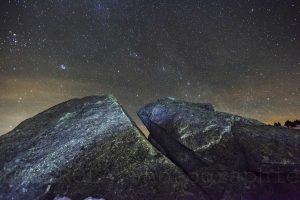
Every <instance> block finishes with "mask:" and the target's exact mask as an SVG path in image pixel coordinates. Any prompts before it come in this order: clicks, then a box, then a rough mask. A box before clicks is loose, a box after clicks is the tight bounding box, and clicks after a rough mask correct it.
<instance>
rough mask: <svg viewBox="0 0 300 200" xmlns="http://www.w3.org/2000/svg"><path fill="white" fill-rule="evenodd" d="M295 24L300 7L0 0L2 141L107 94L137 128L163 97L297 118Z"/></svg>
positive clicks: (271, 2)
mask: <svg viewBox="0 0 300 200" xmlns="http://www.w3.org/2000/svg"><path fill="white" fill-rule="evenodd" d="M299 22H300V2H299V1H298V0H186V1H183V0H72V1H71V0H39V1H34V0H1V1H0V134H1V133H2V134H3V133H6V132H8V131H9V130H11V129H12V128H14V127H15V126H16V125H17V124H18V123H20V122H21V121H23V120H25V119H26V118H28V117H31V116H33V115H35V114H37V113H39V112H41V111H43V110H45V109H47V108H49V107H50V106H53V105H55V104H57V103H60V102H62V101H65V100H68V99H71V98H76V97H83V96H87V95H103V94H113V95H114V96H116V97H117V98H118V99H119V101H120V103H121V104H122V105H123V106H124V108H125V109H127V111H128V112H129V114H131V115H132V116H133V118H134V119H135V120H137V117H136V114H135V113H136V111H137V110H138V108H139V107H141V106H142V105H144V104H145V103H148V102H150V101H153V100H155V99H157V98H159V97H163V96H173V97H177V98H180V99H185V100H188V101H193V102H210V103H213V104H214V105H215V106H216V108H217V109H218V110H221V111H225V112H230V113H235V114H239V115H243V116H246V117H252V118H256V119H259V120H261V121H263V122H266V123H273V122H274V121H285V120H287V119H291V120H294V119H296V118H300V37H299V34H300V33H299V32H300V23H299ZM138 123H139V124H140V122H138Z"/></svg>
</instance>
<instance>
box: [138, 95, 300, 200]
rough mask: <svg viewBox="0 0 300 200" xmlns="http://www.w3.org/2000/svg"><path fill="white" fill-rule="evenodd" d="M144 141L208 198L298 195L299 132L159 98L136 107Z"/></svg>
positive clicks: (208, 108) (208, 106) (287, 197)
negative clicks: (146, 133) (146, 138)
mask: <svg viewBox="0 0 300 200" xmlns="http://www.w3.org/2000/svg"><path fill="white" fill-rule="evenodd" d="M138 115H139V117H140V118H141V120H142V121H143V123H144V124H145V126H146V127H147V128H148V130H149V132H150V135H149V141H150V142H151V143H152V144H153V145H154V146H156V147H157V148H158V149H159V150H160V151H161V152H162V153H164V154H165V155H166V156H167V157H169V158H170V160H172V161H173V162H174V163H176V164H177V165H178V166H179V167H180V168H182V169H183V170H184V171H185V173H186V174H188V175H189V176H190V178H191V179H192V180H193V181H194V182H195V183H196V184H197V185H198V186H199V187H201V188H202V189H204V190H205V191H206V192H207V194H208V195H209V198H210V199H251V200H252V199H298V197H299V196H300V173H299V170H300V165H299V164H300V132H299V131H298V130H290V129H286V128H278V127H273V126H267V125H264V124H263V123H261V122H259V121H256V120H252V119H246V118H242V117H239V116H236V115H231V114H227V113H222V112H217V111H215V109H214V107H213V106H212V105H211V104H196V103H189V102H184V101H180V100H176V99H173V98H163V99H160V100H158V101H156V102H154V103H150V104H148V105H146V106H145V107H143V108H141V109H140V111H139V112H138Z"/></svg>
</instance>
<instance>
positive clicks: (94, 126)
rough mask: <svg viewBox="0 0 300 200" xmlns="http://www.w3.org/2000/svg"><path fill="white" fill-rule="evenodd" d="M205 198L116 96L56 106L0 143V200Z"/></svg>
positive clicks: (86, 99) (79, 100) (69, 102)
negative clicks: (154, 144) (155, 145)
mask: <svg viewBox="0 0 300 200" xmlns="http://www.w3.org/2000/svg"><path fill="white" fill-rule="evenodd" d="M57 196H66V197H69V198H71V199H84V198H87V197H90V196H92V197H94V198H104V199H205V198H206V197H205V196H204V195H203V193H202V191H201V189H200V188H199V187H198V186H196V185H195V184H194V183H193V182H192V181H191V180H190V179H189V178H188V177H187V176H186V175H185V174H184V173H183V172H182V171H181V170H180V169H179V168H178V167H177V166H176V165H174V164H173V163H172V162H171V161H170V160H168V159H167V158H166V157H165V156H164V155H162V154H161V153H160V152H159V151H157V150H156V149H155V148H154V147H153V146H152V145H150V143H148V141H147V140H146V138H145V137H144V136H143V135H142V134H141V133H140V131H139V130H138V128H137V127H136V126H135V124H134V123H133V122H132V121H131V120H130V118H129V117H128V116H127V115H126V113H125V112H124V111H123V109H122V108H121V106H120V105H119V104H118V103H117V101H116V99H115V98H114V97H112V96H103V97H86V98H83V99H74V100H70V101H68V102H65V103H62V104H59V105H57V106H55V107H53V108H50V109H49V110H47V111H45V112H43V113H41V114H38V115H36V116H35V117H33V118H31V119H28V120H26V121H24V122H23V123H21V124H20V125H19V126H18V127H17V128H16V129H14V130H13V131H11V132H10V133H8V134H6V135H3V136H1V137H0V199H22V200H26V199H28V200H29V199H30V200H32V199H54V198H55V197H57Z"/></svg>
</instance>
